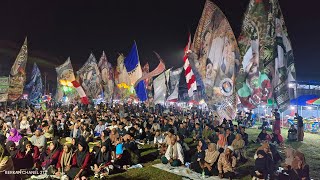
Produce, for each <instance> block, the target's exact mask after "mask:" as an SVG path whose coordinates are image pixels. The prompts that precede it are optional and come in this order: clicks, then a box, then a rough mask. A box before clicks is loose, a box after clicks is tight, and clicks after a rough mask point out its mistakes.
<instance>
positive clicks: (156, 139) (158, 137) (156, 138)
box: [153, 129, 164, 147]
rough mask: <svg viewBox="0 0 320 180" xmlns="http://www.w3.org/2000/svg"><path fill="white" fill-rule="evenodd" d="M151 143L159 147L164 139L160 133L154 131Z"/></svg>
mask: <svg viewBox="0 0 320 180" xmlns="http://www.w3.org/2000/svg"><path fill="white" fill-rule="evenodd" d="M153 143H154V144H155V145H157V147H160V145H161V144H162V143H164V137H163V136H162V134H161V131H160V130H159V129H158V130H157V131H156V134H155V136H154V140H153Z"/></svg>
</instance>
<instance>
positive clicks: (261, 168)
mask: <svg viewBox="0 0 320 180" xmlns="http://www.w3.org/2000/svg"><path fill="white" fill-rule="evenodd" d="M271 172H272V169H270V167H269V163H268V159H267V154H266V153H265V151H264V150H258V151H257V159H256V160H255V166H254V170H253V171H252V172H251V176H252V177H253V179H256V178H259V179H267V178H268V174H270V173H271Z"/></svg>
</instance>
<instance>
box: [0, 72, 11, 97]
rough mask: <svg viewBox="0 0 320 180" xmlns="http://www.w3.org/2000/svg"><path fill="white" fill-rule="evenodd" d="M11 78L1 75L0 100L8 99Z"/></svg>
mask: <svg viewBox="0 0 320 180" xmlns="http://www.w3.org/2000/svg"><path fill="white" fill-rule="evenodd" d="M8 90H9V78H8V77H0V102H5V101H7V100H8Z"/></svg>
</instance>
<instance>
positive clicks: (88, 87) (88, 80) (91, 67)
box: [77, 54, 102, 99]
mask: <svg viewBox="0 0 320 180" xmlns="http://www.w3.org/2000/svg"><path fill="white" fill-rule="evenodd" d="M77 74H78V76H79V78H80V82H81V85H82V87H83V89H84V90H85V92H86V94H87V96H88V97H89V98H92V99H96V98H98V97H99V95H101V92H102V86H101V75H100V71H99V68H98V65H97V61H96V58H95V57H94V56H93V54H90V56H89V58H88V60H87V62H85V64H84V65H83V66H82V68H80V69H79V71H78V72H77Z"/></svg>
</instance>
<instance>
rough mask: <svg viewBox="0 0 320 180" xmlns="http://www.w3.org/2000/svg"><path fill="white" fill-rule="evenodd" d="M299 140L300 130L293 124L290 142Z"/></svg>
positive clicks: (289, 133) (289, 131)
mask: <svg viewBox="0 0 320 180" xmlns="http://www.w3.org/2000/svg"><path fill="white" fill-rule="evenodd" d="M297 139H298V130H297V129H296V128H295V127H294V125H293V124H292V125H291V126H290V129H289V130H288V141H297Z"/></svg>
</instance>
